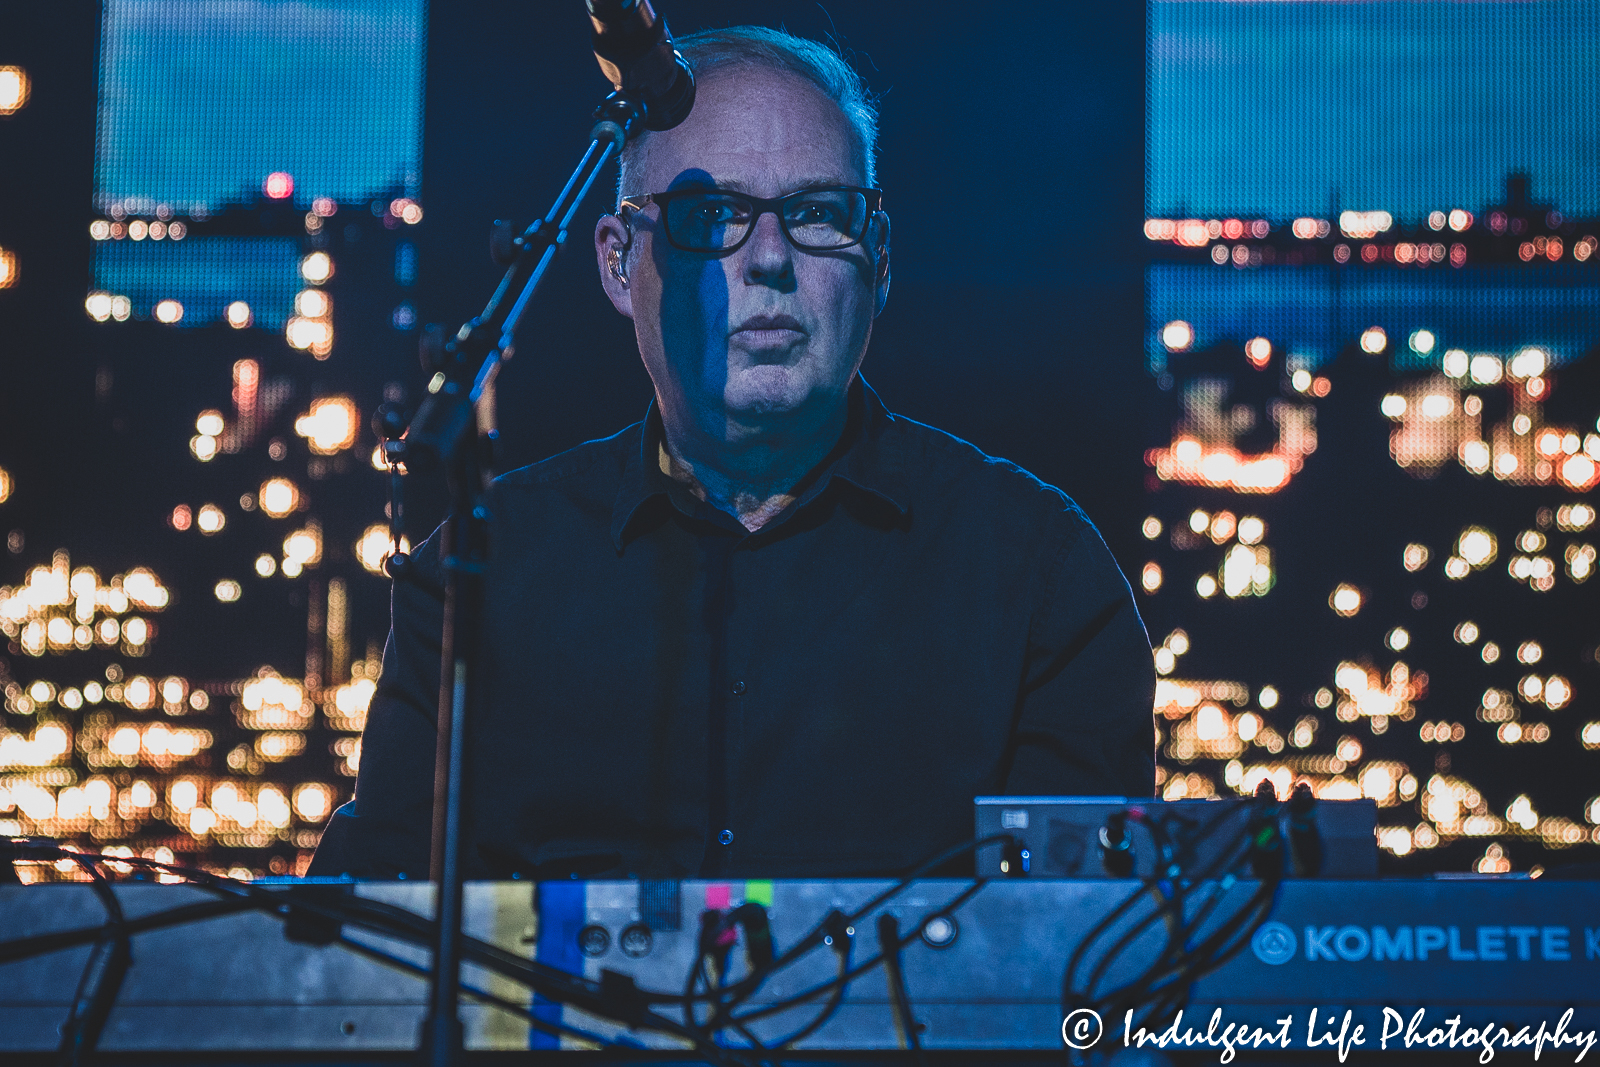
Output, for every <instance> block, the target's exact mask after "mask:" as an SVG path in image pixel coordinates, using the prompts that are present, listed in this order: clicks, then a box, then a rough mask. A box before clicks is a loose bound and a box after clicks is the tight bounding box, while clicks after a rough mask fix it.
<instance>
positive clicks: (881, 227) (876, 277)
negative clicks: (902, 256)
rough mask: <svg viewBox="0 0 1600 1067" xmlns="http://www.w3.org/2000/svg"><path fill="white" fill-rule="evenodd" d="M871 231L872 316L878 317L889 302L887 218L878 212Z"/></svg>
mask: <svg viewBox="0 0 1600 1067" xmlns="http://www.w3.org/2000/svg"><path fill="white" fill-rule="evenodd" d="M872 230H873V234H872V290H873V293H872V295H873V310H872V314H873V315H874V316H878V315H881V314H883V305H885V304H887V303H888V302H889V216H888V215H886V214H884V213H883V212H882V211H880V212H878V214H877V216H876V218H875V219H874V220H873V223H872Z"/></svg>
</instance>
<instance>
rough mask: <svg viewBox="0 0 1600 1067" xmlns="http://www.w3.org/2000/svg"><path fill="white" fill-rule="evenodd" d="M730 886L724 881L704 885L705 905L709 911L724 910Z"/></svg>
mask: <svg viewBox="0 0 1600 1067" xmlns="http://www.w3.org/2000/svg"><path fill="white" fill-rule="evenodd" d="M730 888H731V887H730V886H729V885H728V884H727V883H726V882H722V883H718V884H714V885H708V886H706V907H707V908H708V909H710V910H711V911H723V910H725V909H726V908H727V907H728V895H729V889H730Z"/></svg>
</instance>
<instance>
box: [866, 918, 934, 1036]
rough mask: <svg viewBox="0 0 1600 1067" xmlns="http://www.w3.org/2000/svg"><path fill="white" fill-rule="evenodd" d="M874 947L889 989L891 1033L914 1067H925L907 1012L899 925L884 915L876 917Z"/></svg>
mask: <svg viewBox="0 0 1600 1067" xmlns="http://www.w3.org/2000/svg"><path fill="white" fill-rule="evenodd" d="M878 946H879V951H881V952H882V953H883V976H884V981H885V982H886V983H887V984H888V986H889V1005H890V1007H892V1008H893V1009H894V1025H895V1029H896V1030H898V1031H899V1032H900V1047H901V1048H903V1049H908V1050H909V1051H910V1052H911V1053H912V1054H913V1061H914V1062H915V1063H916V1064H917V1067H927V1063H928V1057H927V1056H926V1055H924V1054H923V1051H922V1038H921V1036H920V1035H919V1034H918V1033H917V1019H916V1016H915V1015H913V1014H912V1012H911V993H910V991H909V990H908V989H907V988H906V974H905V970H904V969H903V968H902V967H901V966H900V949H901V948H902V947H903V946H904V942H902V941H901V940H900V921H899V920H898V919H896V918H895V917H894V916H893V915H890V914H889V913H887V912H885V913H884V914H882V915H879V916H878Z"/></svg>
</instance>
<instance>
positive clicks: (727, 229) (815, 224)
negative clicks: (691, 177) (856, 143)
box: [665, 189, 867, 252]
mask: <svg viewBox="0 0 1600 1067" xmlns="http://www.w3.org/2000/svg"><path fill="white" fill-rule="evenodd" d="M780 214H781V218H782V221H783V227H784V229H785V230H786V231H787V232H788V234H789V240H791V241H793V242H794V243H795V245H796V247H799V248H809V249H829V248H846V247H848V246H850V245H853V244H855V243H856V242H857V241H859V240H861V235H862V234H863V232H865V229H866V223H867V198H866V197H865V196H863V195H862V194H860V193H852V192H847V191H843V190H836V189H821V190H816V191H803V192H800V193H796V194H794V195H793V196H791V197H785V198H784V200H783V201H782V203H781V207H780ZM754 215H755V206H754V205H753V204H751V203H750V201H748V200H746V199H745V198H743V197H741V196H734V195H731V194H728V193H698V194H695V195H692V196H681V197H676V198H674V199H673V200H671V201H670V202H669V203H668V204H667V205H666V214H665V221H666V224H667V232H668V234H670V235H671V237H672V239H673V241H675V242H676V243H677V244H679V245H682V246H684V247H686V248H691V249H695V250H697V251H703V252H719V251H724V250H726V249H730V248H733V247H734V246H735V245H737V244H739V243H740V242H741V241H743V240H744V239H745V234H746V233H747V232H748V231H749V229H750V226H751V224H752V223H753V222H754Z"/></svg>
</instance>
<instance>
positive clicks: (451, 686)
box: [388, 90, 649, 1067]
mask: <svg viewBox="0 0 1600 1067" xmlns="http://www.w3.org/2000/svg"><path fill="white" fill-rule="evenodd" d="M647 103H648V102H647V100H646V99H645V98H644V97H643V96H636V95H630V94H627V93H624V92H622V91H620V90H619V91H617V92H613V93H612V94H611V95H610V96H608V97H606V99H605V100H604V101H603V102H602V103H601V104H600V106H599V108H597V109H596V111H595V118H596V122H595V125H594V128H593V130H592V131H591V132H590V141H589V147H588V149H587V150H586V151H585V152H584V154H583V158H582V159H581V160H579V162H578V166H577V168H576V169H575V170H574V171H573V172H572V176H571V177H570V178H568V179H567V184H566V186H565V187H564V188H563V189H562V190H561V192H560V194H559V195H558V196H557V197H556V199H555V203H554V204H553V205H552V206H551V208H550V210H549V211H548V212H546V213H545V215H544V217H543V218H541V219H539V220H538V221H537V222H535V223H534V224H533V225H531V226H529V227H528V229H527V230H526V231H525V232H524V233H523V234H522V236H520V237H518V238H516V240H515V241H514V242H513V248H514V249H515V259H514V260H513V261H512V263H511V264H510V266H509V267H507V269H506V272H505V275H504V276H503V277H502V278H501V279H500V284H499V286H497V287H496V289H495V291H494V295H493V296H491V297H490V298H489V302H488V304H487V305H485V307H484V309H483V312H482V313H481V314H480V315H478V316H477V317H476V318H474V319H472V320H471V321H470V322H468V323H467V324H465V325H464V326H462V327H461V329H460V330H459V331H458V332H457V333H456V335H455V336H454V338H452V339H451V340H450V341H449V342H447V343H446V344H444V345H442V346H436V347H434V348H433V349H432V351H431V353H430V365H429V366H428V367H427V369H428V370H429V371H431V372H432V379H431V380H430V381H429V383H428V395H427V397H426V398H425V399H424V400H423V402H422V404H421V406H420V407H418V409H417V413H416V415H415V416H414V417H413V418H412V420H411V425H410V426H409V427H408V428H407V431H406V434H405V437H404V448H403V449H401V450H399V451H400V452H401V454H402V456H403V458H404V459H405V461H406V463H407V466H408V467H409V469H411V470H413V471H415V470H426V469H430V468H432V469H443V471H444V473H445V479H446V482H447V484H448V486H449V490H450V498H451V509H450V517H449V519H448V520H447V522H446V523H445V526H444V528H443V531H442V534H441V539H440V553H441V557H442V559H443V563H444V573H445V588H444V621H443V627H442V630H441V646H442V647H441V654H440V660H441V663H440V667H441V670H440V694H439V716H438V745H437V750H436V756H435V763H434V797H433V838H432V849H431V853H430V857H429V874H428V877H429V878H430V879H431V880H432V881H433V882H434V884H435V886H436V892H437V901H436V911H435V914H436V915H437V916H438V918H439V924H438V927H437V937H436V939H435V942H434V946H433V966H432V968H431V970H430V986H429V996H428V1011H427V1015H426V1017H425V1019H424V1022H423V1027H422V1034H421V1048H422V1052H423V1055H424V1058H425V1059H426V1061H427V1062H428V1063H430V1064H432V1065H433V1067H450V1065H451V1064H452V1063H454V1062H455V1061H456V1059H457V1058H458V1056H459V1054H460V1051H461V1048H462V1028H461V1020H460V1014H459V1008H458V1005H459V1000H460V994H461V961H462V930H461V923H462V909H463V894H462V882H463V879H464V877H465V870H464V866H463V853H462V850H463V848H464V847H465V844H466V841H465V838H466V837H467V834H468V829H467V828H468V826H469V823H470V814H471V813H470V812H469V811H468V810H467V804H466V791H465V782H466V777H467V776H466V765H467V758H468V756H467V753H468V746H467V742H468V729H469V727H470V724H471V719H472V711H473V709H474V707H475V705H476V703H477V700H478V696H479V690H480V688H481V684H482V683H481V670H480V662H481V645H482V614H483V592H484V590H483V576H484V572H485V570H486V568H487V565H488V555H489V523H490V521H491V518H492V516H491V514H490V511H489V500H488V491H489V486H490V483H491V482H492V480H493V477H494V442H495V439H496V437H497V436H498V434H497V431H496V426H497V417H496V412H495V399H494V397H495V393H494V380H495V376H496V375H497V374H498V373H499V370H500V366H501V365H502V364H503V363H504V362H505V361H506V360H508V359H510V358H511V357H512V355H513V353H514V347H515V341H516V334H517V328H518V326H519V325H520V324H521V322H522V318H523V316H524V314H525V313H526V312H527V310H528V305H529V303H530V302H531V301H532V300H533V298H534V295H535V294H536V293H537V292H538V290H539V286H540V284H541V283H542V282H543V281H544V278H545V276H546V274H547V272H548V271H549V269H550V265H551V264H552V263H553V262H554V261H555V257H556V254H557V253H558V252H559V251H560V250H561V246H562V245H563V244H565V243H566V239H567V233H568V230H569V228H570V227H571V225H572V220H573V218H574V216H575V215H576V214H577V211H578V208H579V206H581V205H582V203H583V201H584V199H585V198H586V197H587V196H588V194H589V192H590V190H591V189H592V188H593V187H594V183H595V179H596V178H597V177H599V174H600V172H601V170H603V169H604V168H605V165H606V164H607V163H609V162H610V161H611V160H612V159H613V158H614V157H616V156H618V155H620V154H621V152H622V149H623V146H624V145H626V144H627V142H628V139H629V138H630V137H631V136H633V135H635V134H636V133H637V132H639V130H640V129H641V128H642V127H644V126H645V124H646V123H647V121H648V111H649V108H648V106H647ZM425 351H427V349H425ZM396 458H397V459H398V458H399V457H396ZM396 547H398V546H396ZM388 571H389V574H390V576H391V577H393V578H395V579H397V580H399V579H404V578H408V577H413V576H415V566H414V564H413V563H412V562H411V560H410V559H408V558H407V557H406V556H405V555H404V554H399V553H397V554H396V555H393V556H391V557H390V558H389V562H388Z"/></svg>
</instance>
